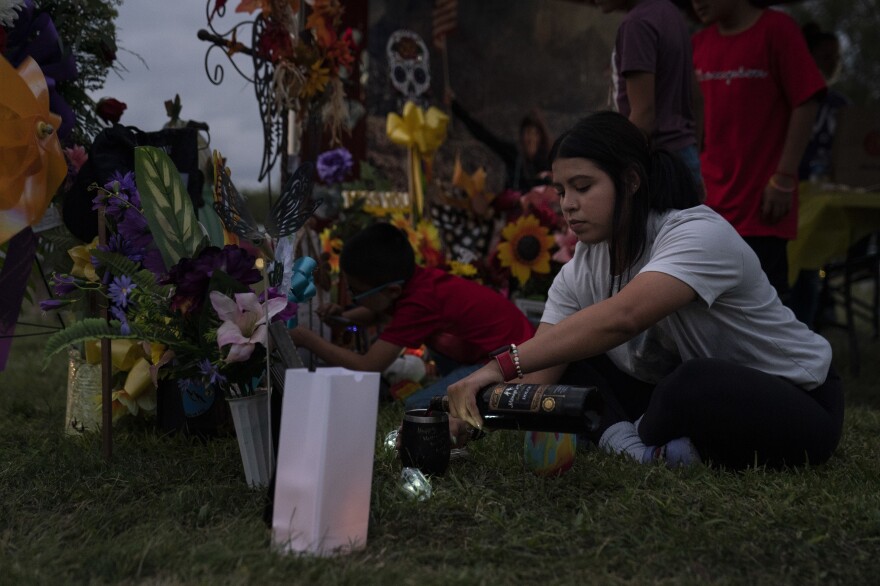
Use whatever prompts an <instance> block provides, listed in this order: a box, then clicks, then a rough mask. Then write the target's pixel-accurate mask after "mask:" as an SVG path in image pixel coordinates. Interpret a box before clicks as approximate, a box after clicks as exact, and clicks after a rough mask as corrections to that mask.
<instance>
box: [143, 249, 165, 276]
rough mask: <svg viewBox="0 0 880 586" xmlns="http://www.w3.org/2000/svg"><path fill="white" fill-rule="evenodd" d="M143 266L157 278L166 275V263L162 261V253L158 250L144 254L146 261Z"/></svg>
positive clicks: (147, 251) (149, 250) (151, 250)
mask: <svg viewBox="0 0 880 586" xmlns="http://www.w3.org/2000/svg"><path fill="white" fill-rule="evenodd" d="M141 264H142V265H143V267H144V268H145V269H147V270H149V271H150V272H151V273H153V274H154V275H156V276H157V277H158V276H160V275H164V274H165V261H164V260H163V259H162V253H161V252H159V250H158V249H156V248H150V249H148V250H146V251H145V252H144V260H142V261H141Z"/></svg>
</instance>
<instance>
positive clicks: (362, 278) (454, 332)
mask: <svg viewBox="0 0 880 586" xmlns="http://www.w3.org/2000/svg"><path fill="white" fill-rule="evenodd" d="M339 266H340V269H341V270H342V272H343V274H344V275H345V279H346V281H347V282H348V284H349V288H350V289H351V292H352V296H353V297H352V300H353V301H354V303H356V304H357V305H358V307H356V308H354V309H350V310H348V311H345V312H343V311H342V308H340V307H339V306H338V305H332V306H327V307H325V308H324V311H323V312H322V314H323V315H324V316H328V317H329V316H332V315H341V316H342V317H345V318H347V319H349V320H351V321H353V322H354V323H356V324H358V325H373V324H377V323H383V322H385V321H386V320H387V323H385V325H384V326H383V329H382V331H381V333H380V334H379V337H378V339H377V340H376V341H375V342H373V343H372V345H371V346H370V349H369V350H368V351H367V352H366V353H365V354H358V353H356V352H352V351H350V350H347V349H345V348H341V347H339V346H336V345H334V344H332V343H330V342H328V341H326V340H325V339H323V338H322V337H321V336H319V335H318V334H316V333H315V332H312V331H311V330H309V329H307V328H304V327H303V326H299V327H297V328H294V329H293V330H291V331H290V337H291V338H292V339H293V342H294V344H296V345H298V346H300V347H302V348H307V349H308V350H310V351H312V352H313V353H314V354H315V355H316V356H318V358H320V359H321V360H323V361H324V362H326V363H327V364H329V365H332V366H342V367H345V368H348V369H350V370H360V371H369V372H383V371H384V370H385V369H386V368H388V367H389V366H390V365H391V363H392V362H394V360H395V359H396V358H397V357H398V356H399V355H400V353H401V352H402V351H403V350H404V349H405V348H418V347H420V346H421V345H422V344H424V345H425V346H427V347H428V349H429V350H430V352H431V354H432V356H433V358H434V359H435V361H436V362H437V366H438V368H439V370H440V374H441V379H440V380H438V381H437V382H435V383H433V384H431V385H429V386H428V387H426V388H424V389H421V390H419V391H416V392H415V393H414V394H413V395H410V396H409V397H407V399H406V408H407V409H413V408H419V407H427V405H428V402H429V401H430V399H431V397H433V396H435V395H445V394H446V387H447V386H449V385H450V384H452V383H453V382H455V381H458V380H460V379H462V378H464V377H465V376H467V375H468V374H470V373H471V372H473V371H474V370H477V369H478V368H479V367H480V366H482V365H483V364H485V363H486V362H488V360H489V355H490V353H492V352H493V351H495V350H497V349H498V348H500V347H502V346H507V345H509V344H510V343H511V342H513V343H517V344H518V343H520V342H524V341H526V340H528V339H530V338H531V337H532V335H533V334H534V327H533V326H532V324H531V323H529V320H528V319H527V318H526V316H525V314H523V312H522V311H520V310H519V308H517V307H516V305H514V304H513V303H512V302H511V301H510V300H508V299H507V298H506V297H504V296H502V295H501V294H500V293H498V292H496V291H494V290H493V289H490V288H489V287H486V286H484V285H480V284H479V283H475V282H473V281H468V280H467V279H463V278H461V277H457V276H455V275H450V274H448V273H446V272H444V271H441V270H439V269H434V268H422V267H419V266H416V263H415V253H414V252H413V249H412V246H410V243H409V240H407V237H406V235H405V234H404V233H403V232H401V231H400V230H399V229H398V228H396V227H394V226H392V225H391V224H387V223H378V224H373V225H372V226H370V227H368V228H366V229H364V230H362V231H361V232H358V233H357V234H355V235H354V236H352V237H351V238H349V239H348V240H347V241H346V243H345V245H344V246H343V249H342V252H341V254H340V256H339Z"/></svg>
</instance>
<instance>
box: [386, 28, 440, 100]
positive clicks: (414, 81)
mask: <svg viewBox="0 0 880 586" xmlns="http://www.w3.org/2000/svg"><path fill="white" fill-rule="evenodd" d="M385 51H386V53H387V54H388V68H389V75H390V76H391V84H392V85H393V86H394V89H396V90H397V91H398V92H400V93H401V95H402V100H401V102H407V101H409V102H414V103H415V104H417V105H418V106H421V107H423V108H424V107H427V98H426V96H425V95H424V94H425V93H426V92H427V91H428V88H429V87H431V62H430V59H429V56H428V47H427V46H426V45H425V42H424V41H423V40H422V37H420V36H419V35H417V34H416V33H414V32H413V31H410V30H405V29H401V30H398V31H395V32H394V33H392V34H391V36H390V37H389V38H388V44H387V45H386V48H385Z"/></svg>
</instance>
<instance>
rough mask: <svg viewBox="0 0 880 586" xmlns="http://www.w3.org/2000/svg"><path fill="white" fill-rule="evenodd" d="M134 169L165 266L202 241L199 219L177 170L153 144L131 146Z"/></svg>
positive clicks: (148, 222)
mask: <svg viewBox="0 0 880 586" xmlns="http://www.w3.org/2000/svg"><path fill="white" fill-rule="evenodd" d="M134 170H135V178H136V181H137V187H138V192H140V196H141V205H142V206H143V208H144V216H145V217H146V219H147V225H148V226H149V227H150V231H151V232H152V233H153V237H154V238H155V241H156V246H157V247H158V249H159V252H161V253H162V260H164V261H165V267H166V268H171V267H172V266H174V265H175V264H177V262H178V261H179V260H180V259H181V258H189V257H192V256H193V254H195V252H196V250H197V249H198V246H199V243H200V242H201V240H202V231H201V228H200V227H199V222H198V218H197V217H196V213H195V210H194V209H193V207H192V203H191V202H190V199H189V194H188V193H187V192H186V189H185V188H184V186H183V183H182V182H181V180H180V173H178V171H177V168H176V167H175V166H174V163H173V162H171V158H170V157H168V155H166V154H165V152H164V151H162V150H161V149H158V148H156V147H146V146H144V147H137V148H135V149H134Z"/></svg>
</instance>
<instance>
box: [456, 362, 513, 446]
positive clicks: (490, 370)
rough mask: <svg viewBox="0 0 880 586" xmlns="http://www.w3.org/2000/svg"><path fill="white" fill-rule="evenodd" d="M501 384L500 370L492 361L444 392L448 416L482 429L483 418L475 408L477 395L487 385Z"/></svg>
mask: <svg viewBox="0 0 880 586" xmlns="http://www.w3.org/2000/svg"><path fill="white" fill-rule="evenodd" d="M503 382H504V378H503V377H502V376H501V369H500V368H499V367H498V364H497V363H496V362H495V361H494V360H493V361H492V362H489V363H488V364H486V366H484V367H483V368H481V369H480V370H477V371H476V372H474V373H473V374H471V375H470V376H468V377H466V378H463V379H461V380H460V381H458V382H456V383H453V384H452V385H450V386H449V388H448V389H447V391H446V392H447V395H449V413H450V415H452V416H453V417H458V418H459V419H464V420H465V421H466V422H467V423H468V424H470V425H472V426H474V427H476V428H477V429H482V428H483V418H482V417H481V416H480V410H479V409H478V408H477V393H478V392H479V391H480V389H482V388H484V387H486V386H488V385H491V384H495V383H503Z"/></svg>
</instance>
